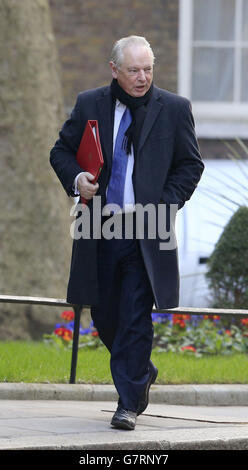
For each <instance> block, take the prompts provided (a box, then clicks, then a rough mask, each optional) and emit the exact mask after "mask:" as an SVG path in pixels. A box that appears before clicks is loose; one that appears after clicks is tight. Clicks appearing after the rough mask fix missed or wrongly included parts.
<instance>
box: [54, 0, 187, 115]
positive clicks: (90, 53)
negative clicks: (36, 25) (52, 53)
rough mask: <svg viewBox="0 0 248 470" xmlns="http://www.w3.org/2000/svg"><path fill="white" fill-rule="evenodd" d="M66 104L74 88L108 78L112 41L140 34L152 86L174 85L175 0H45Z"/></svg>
mask: <svg viewBox="0 0 248 470" xmlns="http://www.w3.org/2000/svg"><path fill="white" fill-rule="evenodd" d="M50 6H51V12H52V21H53V27H54V33H55V36H56V39H57V46H58V51H59V57H60V63H61V72H62V85H63V91H64V99H65V105H66V107H68V108H70V107H71V106H72V105H73V104H74V102H75V98H76V96H77V94H78V92H79V91H81V90H86V89H89V88H95V87H98V86H102V85H105V84H108V83H109V82H110V80H111V75H110V69H109V65H108V62H109V56H110V52H111V49H112V45H113V43H114V42H115V41H116V40H117V39H119V38H121V37H123V36H128V35H129V34H137V35H140V36H145V37H146V39H147V40H148V41H149V42H150V44H151V46H152V48H153V51H154V54H155V56H156V66H155V75H154V80H155V83H156V85H157V86H160V87H162V88H166V89H168V90H170V91H173V92H176V91H177V36H178V0H153V1H151V0H118V1H116V0H115V1H114V0H112V1H111V0H102V1H101V2H99V1H98V0H70V1H68V0H50Z"/></svg>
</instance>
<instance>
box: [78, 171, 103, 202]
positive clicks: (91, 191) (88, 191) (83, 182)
mask: <svg viewBox="0 0 248 470" xmlns="http://www.w3.org/2000/svg"><path fill="white" fill-rule="evenodd" d="M93 179H94V176H93V175H92V174H91V173H88V172H87V171H85V172H84V173H82V174H81V175H79V177H78V182H77V185H78V191H79V192H80V195H81V197H82V198H85V199H92V197H93V196H94V195H95V194H96V192H97V190H98V188H99V184H98V183H95V184H93V183H91V181H92V180H93Z"/></svg>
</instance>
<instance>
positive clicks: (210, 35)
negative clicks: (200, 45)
mask: <svg viewBox="0 0 248 470" xmlns="http://www.w3.org/2000/svg"><path fill="white" fill-rule="evenodd" d="M234 19H235V0H194V20H193V28H194V31H193V38H194V40H208V41H225V40H226V41H227V40H229V41H230V40H233V39H234V25H235V21H234Z"/></svg>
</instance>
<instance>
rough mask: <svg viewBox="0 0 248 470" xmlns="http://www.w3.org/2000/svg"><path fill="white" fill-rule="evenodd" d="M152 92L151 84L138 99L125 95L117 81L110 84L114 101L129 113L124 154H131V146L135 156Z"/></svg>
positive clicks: (114, 80)
mask: <svg viewBox="0 0 248 470" xmlns="http://www.w3.org/2000/svg"><path fill="white" fill-rule="evenodd" d="M152 91H153V84H152V85H151V87H150V88H149V90H148V91H147V92H146V94H145V95H144V96H140V97H138V98H136V97H134V96H131V95H129V94H128V93H126V92H125V91H124V90H123V88H122V87H121V86H120V85H119V83H118V81H117V79H115V78H114V79H113V80H112V83H111V92H112V95H113V97H114V98H115V99H118V100H119V101H120V102H121V103H123V104H125V105H126V106H127V107H128V108H129V109H130V112H131V115H132V122H131V124H130V126H129V128H128V129H127V131H126V133H125V136H126V139H124V142H123V144H124V148H125V150H126V153H127V154H128V155H129V154H130V153H131V145H132V144H133V146H134V153H135V154H136V152H137V149H138V144H139V138H140V134H141V130H142V126H143V123H144V120H145V116H146V106H147V104H148V101H149V100H150V98H151V95H152Z"/></svg>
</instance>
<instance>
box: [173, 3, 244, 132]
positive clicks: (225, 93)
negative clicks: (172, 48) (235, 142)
mask: <svg viewBox="0 0 248 470" xmlns="http://www.w3.org/2000/svg"><path fill="white" fill-rule="evenodd" d="M179 26H180V27H179V82H178V85H179V87H178V88H179V93H180V94H182V95H184V96H187V97H188V98H189V99H190V100H191V101H192V105H193V110H194V115H195V119H196V128H197V133H198V135H199V136H200V137H241V138H243V137H246V138H247V137H248V86H247V82H248V0H181V1H180V25H179Z"/></svg>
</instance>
